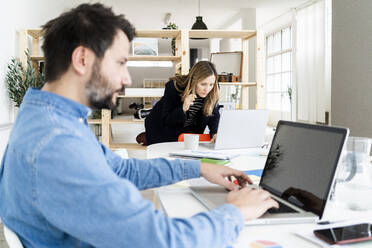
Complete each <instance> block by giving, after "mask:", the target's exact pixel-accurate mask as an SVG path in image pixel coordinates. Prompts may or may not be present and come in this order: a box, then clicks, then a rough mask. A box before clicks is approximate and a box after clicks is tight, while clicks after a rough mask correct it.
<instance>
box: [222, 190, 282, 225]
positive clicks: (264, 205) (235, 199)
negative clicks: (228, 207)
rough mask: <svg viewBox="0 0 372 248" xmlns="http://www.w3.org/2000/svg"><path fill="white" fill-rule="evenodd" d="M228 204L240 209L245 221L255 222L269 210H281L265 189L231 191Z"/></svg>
mask: <svg viewBox="0 0 372 248" xmlns="http://www.w3.org/2000/svg"><path fill="white" fill-rule="evenodd" d="M226 200H227V202H228V203H230V204H232V205H234V206H236V207H237V208H239V209H240V212H241V213H242V215H243V217H244V219H245V220H253V219H256V218H258V217H260V216H261V215H263V214H264V213H265V212H266V211H267V210H268V209H269V208H279V204H278V203H277V202H276V201H274V200H273V199H272V198H271V196H270V193H269V192H267V191H266V190H263V189H255V188H249V187H245V188H242V189H240V190H234V191H231V192H230V193H229V194H228V195H227V198H226Z"/></svg>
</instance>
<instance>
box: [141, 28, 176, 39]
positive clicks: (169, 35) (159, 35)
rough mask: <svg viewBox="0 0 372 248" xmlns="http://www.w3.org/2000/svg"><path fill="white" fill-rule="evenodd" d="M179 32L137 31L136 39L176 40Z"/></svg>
mask: <svg viewBox="0 0 372 248" xmlns="http://www.w3.org/2000/svg"><path fill="white" fill-rule="evenodd" d="M180 34H181V30H137V31H136V37H141V38H176V37H177V36H179V35H180Z"/></svg>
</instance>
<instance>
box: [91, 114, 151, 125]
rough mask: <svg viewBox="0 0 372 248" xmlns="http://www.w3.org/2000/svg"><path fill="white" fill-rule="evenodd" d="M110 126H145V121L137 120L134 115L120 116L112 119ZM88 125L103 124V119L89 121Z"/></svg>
mask: <svg viewBox="0 0 372 248" xmlns="http://www.w3.org/2000/svg"><path fill="white" fill-rule="evenodd" d="M109 122H110V124H143V123H144V120H141V119H136V118H134V116H133V115H130V116H124V117H123V116H119V117H118V118H115V119H111V120H110V121H109ZM88 124H99V125H101V124H102V121H101V119H88Z"/></svg>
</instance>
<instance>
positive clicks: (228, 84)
mask: <svg viewBox="0 0 372 248" xmlns="http://www.w3.org/2000/svg"><path fill="white" fill-rule="evenodd" d="M219 84H220V85H227V86H232V85H241V86H257V83H256V82H219Z"/></svg>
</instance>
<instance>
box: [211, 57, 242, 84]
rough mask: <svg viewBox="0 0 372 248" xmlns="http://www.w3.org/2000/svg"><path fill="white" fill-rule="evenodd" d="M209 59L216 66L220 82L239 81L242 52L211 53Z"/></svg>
mask: <svg viewBox="0 0 372 248" xmlns="http://www.w3.org/2000/svg"><path fill="white" fill-rule="evenodd" d="M210 61H211V62H212V63H213V64H214V65H215V66H216V70H217V74H218V76H219V77H218V78H219V80H221V81H220V82H239V81H241V75H242V64H243V52H241V51H236V52H218V53H211V57H210Z"/></svg>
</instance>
